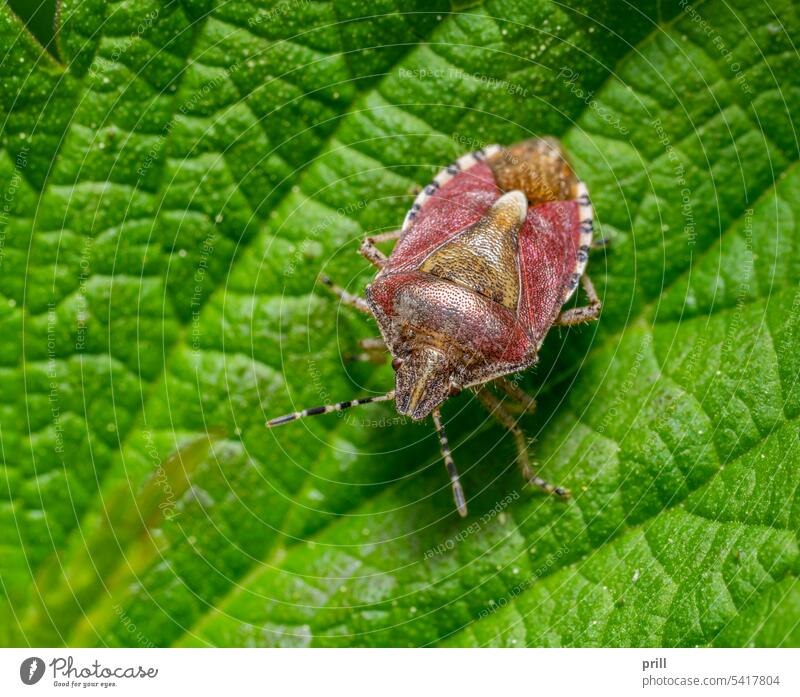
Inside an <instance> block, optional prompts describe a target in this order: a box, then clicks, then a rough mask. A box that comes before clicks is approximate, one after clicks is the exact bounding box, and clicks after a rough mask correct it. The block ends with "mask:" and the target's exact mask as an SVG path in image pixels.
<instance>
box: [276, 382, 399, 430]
mask: <svg viewBox="0 0 800 697" xmlns="http://www.w3.org/2000/svg"><path fill="white" fill-rule="evenodd" d="M393 399H394V390H392V391H391V392H387V393H386V394H381V395H377V396H375V397H362V398H361V399H351V400H350V401H349V402H337V403H336V404H326V405H325V406H322V407H312V408H311V409H303V410H302V411H295V412H292V413H291V414H285V415H284V416H279V417H278V418H276V419H270V420H269V421H267V428H274V427H275V426H282V425H283V424H288V423H289V422H290V421H294V420H296V419H302V418H305V417H306V416H318V415H319V414H330V413H331V412H334V411H344V410H345V409H349V408H350V407H358V406H361V405H362V404H372V403H373V402H390V401H391V400H393Z"/></svg>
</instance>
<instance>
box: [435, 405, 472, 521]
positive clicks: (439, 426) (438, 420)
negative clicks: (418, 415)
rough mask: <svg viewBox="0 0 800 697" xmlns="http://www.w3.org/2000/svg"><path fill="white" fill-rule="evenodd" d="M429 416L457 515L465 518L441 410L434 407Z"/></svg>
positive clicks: (462, 494)
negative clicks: (437, 439)
mask: <svg viewBox="0 0 800 697" xmlns="http://www.w3.org/2000/svg"><path fill="white" fill-rule="evenodd" d="M431 416H432V417H433V425H434V426H435V427H436V433H437V434H438V436H439V444H440V445H441V447H442V457H443V458H444V466H445V467H446V468H447V473H448V474H449V475H450V484H451V486H452V488H453V500H454V501H455V502H456V509H457V510H458V515H460V516H461V517H462V518H466V517H467V500H466V498H465V497H464V489H462V488H461V479H460V478H459V476H458V470H457V469H456V463H455V462H454V461H453V456H452V454H451V453H450V444H449V443H448V441H447V434H446V433H445V432H444V424H443V423H442V415H441V412H440V411H439V410H438V409H434V410H433V411H432V412H431Z"/></svg>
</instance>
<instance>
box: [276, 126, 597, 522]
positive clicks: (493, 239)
mask: <svg viewBox="0 0 800 697" xmlns="http://www.w3.org/2000/svg"><path fill="white" fill-rule="evenodd" d="M387 241H396V242H397V243H396V245H395V246H394V249H393V250H392V252H391V254H390V255H389V256H388V257H386V256H385V255H384V254H383V252H381V251H380V249H378V247H377V246H376V245H377V244H379V243H381V242H387ZM591 247H592V207H591V203H590V200H589V194H588V191H587V189H586V186H585V185H584V184H583V182H581V181H580V180H579V179H578V178H577V177H576V176H575V173H574V172H573V170H572V167H571V166H570V164H569V162H568V160H567V158H566V156H565V154H564V152H563V149H562V148H561V145H560V144H559V143H558V142H557V141H556V140H554V139H552V138H541V139H534V140H526V141H522V142H520V143H517V144H515V145H512V146H510V147H500V146H497V145H492V146H489V147H487V148H483V149H481V150H477V151H475V152H472V153H469V154H466V155H464V156H462V157H461V158H459V159H458V160H456V161H455V162H454V163H453V164H451V165H450V166H448V167H446V168H445V169H443V170H442V171H441V172H439V174H437V175H436V177H435V178H434V179H433V181H432V182H431V183H430V184H428V186H426V187H425V189H423V191H422V192H420V194H419V195H418V196H417V198H416V200H415V201H414V203H413V205H412V206H411V208H410V209H409V211H408V213H407V215H406V218H405V221H404V222H403V225H402V227H401V228H400V229H399V230H397V231H394V232H390V233H385V234H382V235H378V236H374V237H368V238H367V239H366V240H364V242H363V244H362V245H361V253H362V254H363V255H364V256H365V257H366V258H367V259H368V260H369V261H370V262H372V263H373V264H374V265H375V266H377V267H378V273H377V274H376V275H375V278H374V279H373V281H372V283H370V284H369V285H368V286H367V288H366V299H364V298H360V297H357V296H354V295H351V294H349V293H347V292H345V291H344V290H342V289H341V288H339V287H338V286H336V285H335V284H334V283H332V282H331V281H330V279H327V278H323V280H324V281H325V282H326V283H327V285H329V286H330V288H331V290H332V291H333V292H334V293H336V294H337V295H338V296H339V297H340V298H341V299H342V301H343V302H344V303H346V304H348V305H351V306H353V307H355V308H356V309H358V310H360V311H362V312H365V313H368V314H371V315H372V316H374V318H375V319H376V321H377V323H378V327H379V328H380V332H381V339H380V340H370V341H368V342H365V343H366V344H368V345H369V348H370V350H373V351H374V350H375V349H376V348H377V349H383V350H385V351H388V352H389V353H390V354H391V356H392V359H393V360H392V366H393V367H394V369H395V374H396V386H395V389H394V390H392V391H391V392H388V393H386V394H385V395H380V396H377V397H366V398H363V399H355V400H352V401H347V402H339V403H337V404H330V405H327V406H321V407H314V408H312V409H305V410H303V411H299V412H295V413H293V414H287V415H286V416H281V417H278V418H276V419H272V420H271V421H268V422H267V426H269V427H273V426H278V425H280V424H284V423H288V422H289V421H293V420H295V419H299V418H302V417H304V416H312V415H316V414H326V413H329V412H333V411H341V410H342V409H347V408H349V407H354V406H358V405H360V404H368V403H371V402H380V401H387V400H392V399H394V400H395V404H396V406H397V411H398V412H399V413H401V414H405V415H408V416H410V417H411V418H412V419H417V420H418V419H423V418H425V417H426V416H428V415H429V414H430V415H431V416H432V418H433V423H434V425H435V427H436V430H437V432H438V434H439V440H440V443H441V446H442V454H443V457H444V461H445V465H446V466H447V470H448V472H449V474H450V478H451V481H452V485H453V495H454V498H455V502H456V507H457V509H458V512H459V514H460V515H462V516H465V515H466V514H467V505H466V498H465V496H464V493H463V491H462V489H461V485H460V483H459V478H458V472H457V470H456V467H455V464H454V462H453V458H452V456H451V454H450V449H449V446H448V442H447V436H446V434H445V432H444V427H443V425H442V420H441V416H440V413H439V407H440V405H441V404H442V402H444V401H445V400H446V399H447V398H448V397H450V396H452V395H454V394H457V393H458V392H459V391H460V390H461V389H463V388H471V389H473V390H474V391H475V394H476V396H477V397H478V399H479V400H480V401H481V403H482V404H484V405H485V406H486V407H487V408H488V409H489V411H490V412H491V413H492V414H493V415H494V416H495V417H496V418H497V419H498V420H499V421H500V422H501V423H502V424H503V425H504V426H505V427H506V428H508V429H509V430H510V431H511V433H512V435H513V436H514V441H515V444H516V447H517V451H518V461H519V465H520V467H521V469H522V475H523V477H525V479H526V480H527V481H529V482H531V483H532V484H535V485H536V486H538V487H540V488H542V489H544V490H545V491H547V492H550V493H554V494H557V495H559V496H567V495H568V493H569V492H567V491H566V490H565V489H563V488H562V487H557V486H553V485H552V484H549V483H548V482H546V481H545V480H544V479H542V478H541V477H539V476H538V475H537V474H536V473H535V472H534V471H533V469H532V468H531V465H530V462H529V460H528V451H527V447H526V442H525V437H524V434H523V433H522V430H521V429H520V427H519V425H518V424H517V419H516V418H515V416H514V414H513V413H512V411H511V410H510V409H509V408H507V407H506V406H505V405H504V404H503V402H501V400H500V399H498V397H497V396H496V395H495V393H494V392H493V391H492V390H490V389H489V388H488V385H489V384H491V385H492V386H494V387H496V388H497V389H499V390H501V391H503V392H505V393H506V395H507V396H508V397H509V398H510V399H511V400H512V403H517V404H518V406H519V407H520V409H522V410H527V411H532V410H533V409H534V408H535V402H534V400H533V399H532V398H531V397H529V396H528V395H526V394H525V393H524V392H522V390H520V389H519V388H518V387H517V386H516V385H515V384H514V383H512V382H509V381H507V380H506V379H505V378H504V376H506V375H508V374H510V373H515V372H517V371H520V370H523V369H525V368H527V367H529V366H531V365H533V364H534V363H535V362H536V360H537V356H538V352H539V347H540V346H541V344H542V342H543V341H544V338H545V336H546V335H547V332H548V331H549V329H550V327H552V326H554V325H557V326H569V325H574V324H580V323H582V322H588V321H591V320H595V319H597V318H598V316H599V314H600V300H599V298H598V297H597V294H596V292H595V290H594V287H593V286H592V283H591V281H590V280H589V277H588V276H587V275H586V274H585V273H584V272H585V268H586V263H587V261H588V258H589V251H590V249H591ZM579 283H581V284H582V286H583V289H584V291H585V293H586V296H587V298H588V300H589V304H588V305H586V306H583V307H577V308H572V309H569V310H565V311H562V310H561V308H562V306H563V304H564V303H565V302H566V301H567V300H568V299H569V298H570V297H571V296H572V294H573V293H574V292H575V289H576V288H577V286H578V284H579Z"/></svg>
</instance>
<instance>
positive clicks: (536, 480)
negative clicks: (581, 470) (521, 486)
mask: <svg viewBox="0 0 800 697" xmlns="http://www.w3.org/2000/svg"><path fill="white" fill-rule="evenodd" d="M475 396H476V397H477V398H478V399H479V400H480V402H481V404H483V406H484V407H486V409H487V410H488V411H489V413H490V414H491V415H492V416H494V417H495V418H496V419H497V420H498V421H499V422H500V423H501V424H502V425H503V426H505V427H506V428H507V429H508V430H509V431H511V435H512V436H513V437H514V443H515V445H516V446H517V461H518V462H519V466H520V469H521V470H522V476H523V477H524V478H525V481H528V482H530V483H531V484H535V485H536V486H538V487H539V488H540V489H543V490H544V491H546V492H547V493H548V494H556V495H557V496H560V497H562V498H567V497H568V496H569V491H568V490H567V489H565V488H564V487H560V486H553V485H552V484H550V483H549V482H547V481H545V480H544V479H542V478H541V477H540V476H539V475H537V474H536V473H535V472H534V471H533V469H532V468H531V463H530V461H529V460H528V444H527V443H526V441H525V434H524V433H523V432H522V429H521V428H520V427H519V425H518V424H517V422H516V420H515V419H514V417H513V416H512V415H511V414H509V413H508V411H506V409H505V407H504V406H503V405H502V403H501V402H500V400H499V399H498V398H497V397H496V396H495V395H494V394H493V393H492V392H491V391H490V390H488V389H487V388H486V387H481V388H479V389H478V390H477V391H476V392H475Z"/></svg>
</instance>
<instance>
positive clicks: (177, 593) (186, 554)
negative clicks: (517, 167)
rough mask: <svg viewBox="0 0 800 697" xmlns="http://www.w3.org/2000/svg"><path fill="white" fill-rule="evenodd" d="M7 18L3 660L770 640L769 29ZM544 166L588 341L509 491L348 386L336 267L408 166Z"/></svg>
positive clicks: (203, 2) (772, 259) (500, 9)
mask: <svg viewBox="0 0 800 697" xmlns="http://www.w3.org/2000/svg"><path fill="white" fill-rule="evenodd" d="M59 21H60V25H59V27H58V32H57V34H58V47H59V56H60V59H61V61H62V63H57V62H55V61H53V60H52V59H51V58H50V57H49V56H48V54H47V53H45V52H44V51H43V49H42V48H41V47H39V46H38V45H36V44H35V43H34V41H33V39H32V38H31V37H30V36H29V35H28V34H27V33H26V32H25V30H24V29H23V28H22V27H21V25H20V24H19V22H18V21H17V20H16V19H15V18H14V17H13V15H12V14H11V12H10V11H9V10H7V9H6V8H5V6H4V7H3V8H2V9H0V45H1V46H2V50H1V51H0V60H2V66H1V68H2V72H1V73H0V74H2V80H1V81H0V85H1V87H0V110H2V111H1V112H0V118H2V122H3V129H2V142H1V143H0V146H2V153H0V155H1V156H0V186H2V189H3V191H4V193H6V194H8V193H10V197H9V196H6V199H5V200H6V201H7V202H8V206H7V207H6V209H5V215H4V216H3V217H2V218H0V224H1V225H2V227H0V235H2V236H1V237H0V240H1V241H2V247H0V296H1V297H0V324H2V327H3V329H4V331H2V333H0V342H2V343H1V344H0V347H1V348H2V350H0V366H1V367H0V371H2V378H3V379H2V380H0V385H2V387H0V446H1V448H2V449H1V450H0V453H2V454H1V455H0V456H1V457H2V458H3V470H2V471H3V473H4V476H5V478H6V481H7V485H6V486H5V487H4V488H3V490H4V491H5V492H6V494H5V495H4V498H3V501H2V503H0V535H2V537H1V538H0V545H2V554H0V579H2V588H3V593H4V597H3V600H4V603H3V614H2V615H0V627H1V628H2V631H3V634H2V637H3V641H4V643H8V644H17V645H19V644H28V643H30V644H46V645H49V644H67V645H132V646H150V645H169V644H179V645H205V644H216V645H225V646H239V645H257V646H261V645H267V646H274V645H336V646H339V645H403V646H404V645H412V646H417V645H432V644H440V643H443V644H451V645H480V646H483V645H547V646H551V645H552V646H561V645H570V646H592V645H601V646H605V645H667V646H673V645H677V646H685V645H695V644H700V645H748V644H756V645H770V646H773V645H798V644H800V591H798V581H797V578H798V574H800V549H799V548H798V530H799V529H800V503H798V495H797V491H798V485H800V462H799V461H798V460H799V459H800V448H798V442H797V440H798V415H799V414H800V387H798V374H800V358H799V357H798V352H797V350H796V347H797V345H798V340H799V339H800V291H798V281H800V261H798V258H799V257H798V252H800V250H799V249H798V246H800V231H798V229H797V223H796V221H797V220H798V219H800V210H798V206H800V203H798V201H800V197H799V196H798V192H800V171H798V169H797V167H796V160H797V151H798V145H797V141H796V133H795V130H794V120H793V115H794V111H795V109H797V108H798V102H800V74H798V71H797V70H796V63H797V58H798V56H797V53H796V50H795V42H796V40H797V38H798V34H800V18H798V14H797V10H796V8H795V7H794V5H793V3H792V2H791V1H790V0H769V1H767V0H758V1H757V2H748V1H745V0H735V1H731V0H728V1H727V2H723V1H722V0H719V1H717V0H709V1H708V2H703V3H698V4H690V3H687V2H682V1H678V0H676V1H675V2H656V1H655V0H652V1H650V2H641V3H636V5H635V7H634V6H633V5H632V6H630V7H628V8H627V9H626V10H625V11H624V12H620V4H619V3H618V2H603V1H600V0H597V1H592V0H583V1H582V2H578V3H570V7H565V6H564V5H563V4H561V3H556V2H551V1H550V0H535V1H530V0H529V1H528V2H522V1H520V2H513V1H511V0H488V1H487V2H485V3H484V4H481V5H476V6H470V7H469V8H468V9H464V8H462V9H460V10H459V11H457V12H456V11H452V12H451V8H450V5H449V4H447V3H444V2H439V3H429V2H428V3H423V2H404V3H394V2H389V1H388V0H387V1H386V2H379V3H374V2H373V3H366V2H361V1H357V0H341V1H339V0H337V1H335V2H332V3H329V2H303V1H299V0H298V1H297V2H294V1H293V0H283V1H282V2H278V3H273V4H269V3H259V2H241V1H237V2H225V3H223V2H213V1H212V0H200V1H198V0H184V1H183V2H149V3H148V2H135V3H134V2H132V1H128V2H116V3H103V2H98V1H96V0H81V1H80V2H75V1H74V0H70V1H69V2H67V0H64V2H62V5H61V8H60V13H59ZM531 134H533V135H545V134H553V135H557V136H560V137H562V138H563V140H564V141H565V143H566V145H567V147H568V149H569V151H570V153H571V154H572V158H573V160H574V164H575V167H576V169H577V170H578V172H579V173H580V175H581V177H582V178H583V179H584V180H585V181H586V182H587V183H588V185H589V188H590V192H591V194H592V198H593V201H594V204H595V208H596V215H597V218H598V222H599V226H598V227H600V228H601V233H602V234H603V235H605V236H607V237H608V238H609V239H610V240H611V241H612V244H611V247H610V249H609V250H608V251H607V252H605V253H603V252H600V253H597V254H595V255H594V257H593V259H592V261H591V262H590V265H589V270H590V272H591V274H592V277H593V279H594V281H595V285H596V286H597V287H598V290H599V291H600V292H601V296H602V297H603V300H604V309H603V315H602V319H601V321H600V322H599V323H598V324H596V325H592V326H586V327H582V328H578V329H573V330H570V331H564V332H562V333H560V334H559V333H558V332H557V331H554V332H552V334H551V336H549V337H548V339H547V341H546V344H545V347H544V350H543V353H542V357H541V361H540V364H539V366H538V367H537V368H536V369H535V370H533V371H530V374H529V375H526V377H525V386H526V387H527V388H528V389H529V390H530V391H531V392H532V393H535V394H536V395H537V398H538V400H539V409H538V412H537V415H536V416H535V417H530V418H527V417H526V419H525V420H524V426H525V429H526V431H527V432H528V433H529V435H530V436H531V438H532V439H535V440H534V441H533V442H532V444H531V456H532V457H533V458H535V460H536V461H537V462H538V465H539V468H540V470H541V472H542V473H543V474H544V475H546V477H547V478H548V479H549V480H550V481H553V482H558V483H560V484H564V485H567V486H569V487H570V488H571V489H572V490H573V492H575V496H574V497H573V499H572V500H570V501H569V502H568V503H562V502H559V501H555V500H552V499H549V498H547V497H544V496H541V495H539V494H537V493H535V492H532V491H530V490H528V489H527V488H525V489H523V488H522V487H521V481H520V478H519V474H518V472H517V470H516V467H515V466H514V463H513V452H514V451H513V444H512V443H511V442H510V439H509V438H508V437H507V435H506V434H505V433H504V432H503V431H502V430H501V429H500V428H499V427H497V426H496V425H494V422H493V421H492V420H491V419H490V417H488V415H486V414H484V413H483V412H482V411H481V410H480V408H479V406H478V405H477V404H476V403H474V400H473V399H471V397H470V396H469V395H463V396H461V397H459V398H457V399H455V400H452V401H451V402H449V403H448V405H447V407H446V409H445V416H446V419H447V425H448V431H449V432H450V435H451V440H453V441H454V444H455V452H454V454H455V457H456V459H457V462H458V463H459V468H460V469H461V471H462V475H463V478H464V483H465V488H466V490H467V492H468V495H469V496H470V498H471V500H470V510H471V515H470V517H469V518H468V519H467V520H463V521H462V520H460V519H458V517H457V516H456V514H455V512H454V511H453V506H452V500H451V495H450V491H449V482H448V481H447V478H446V476H445V474H444V471H443V467H442V465H441V462H440V459H439V455H438V445H437V441H436V438H435V437H434V435H433V432H432V429H431V427H430V424H422V425H417V424H412V423H409V422H405V421H404V420H403V419H401V418H398V417H397V416H396V414H394V413H393V412H392V409H391V406H390V405H375V406H374V407H368V408H364V410H363V411H361V412H360V413H358V412H355V411H354V412H350V413H348V414H347V415H346V416H342V417H341V418H336V417H335V416H331V417H328V418H327V419H326V418H320V419H315V420H309V421H305V422H298V423H296V424H292V425H291V426H286V427H285V428H282V429H279V430H276V431H274V432H265V430H264V427H263V423H264V419H265V417H266V416H268V415H277V414H280V413H284V412H285V411H287V410H290V409H293V408H295V407H296V406H313V405H314V404H317V403H321V402H325V401H331V400H335V399H339V398H348V397H350V396H355V395H364V394H369V393H372V392H381V391H384V390H386V389H388V388H389V386H390V385H391V383H392V372H391V370H390V369H389V368H388V367H381V368H378V369H374V368H371V367H369V366H366V365H363V364H357V363H352V362H350V361H348V360H346V358H347V356H348V354H353V353H356V352H357V351H358V349H357V343H356V342H357V339H358V338H362V337H368V336H374V335H375V332H376V328H375V325H374V323H370V322H368V321H366V320H365V319H363V318H362V317H358V316H354V314H353V313H352V312H351V311H350V310H348V309H347V308H341V309H339V308H338V307H337V303H336V302H335V300H334V299H332V298H331V297H330V296H329V295H327V294H326V293H325V291H324V290H321V289H320V287H319V285H318V284H317V283H316V280H315V279H316V276H317V274H318V273H319V272H320V271H322V270H324V271H325V272H326V273H328V274H329V275H331V276H332V277H334V278H336V279H337V280H338V281H339V282H340V283H342V284H343V285H345V286H347V287H348V288H350V289H351V290H353V291H354V292H358V291H360V290H361V289H362V288H363V286H364V284H365V283H366V282H367V281H368V279H369V277H370V274H371V271H370V269H369V268H368V265H367V264H366V262H364V261H363V260H362V259H361V258H360V257H358V256H357V255H356V254H355V250H356V249H357V247H358V240H359V238H361V237H363V236H364V235H365V234H368V233H372V232H377V231H381V230H391V229H394V228H395V227H397V226H398V225H399V223H400V222H401V221H402V217H403V214H404V211H405V209H406V208H407V207H408V205H409V204H410V201H411V200H412V197H413V191H414V187H415V185H418V184H424V183H425V182H426V181H427V180H428V179H430V177H431V176H432V174H433V173H434V172H435V171H436V170H437V169H438V168H440V167H441V166H443V165H444V164H446V163H447V162H448V161H450V160H452V159H453V158H454V157H456V156H458V155H459V154H461V153H462V152H464V151H466V150H470V149H474V147H476V146H477V145H480V144H484V143H489V142H502V143H510V142H513V141H515V140H519V139H521V138H524V137H530V135H531Z"/></svg>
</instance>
